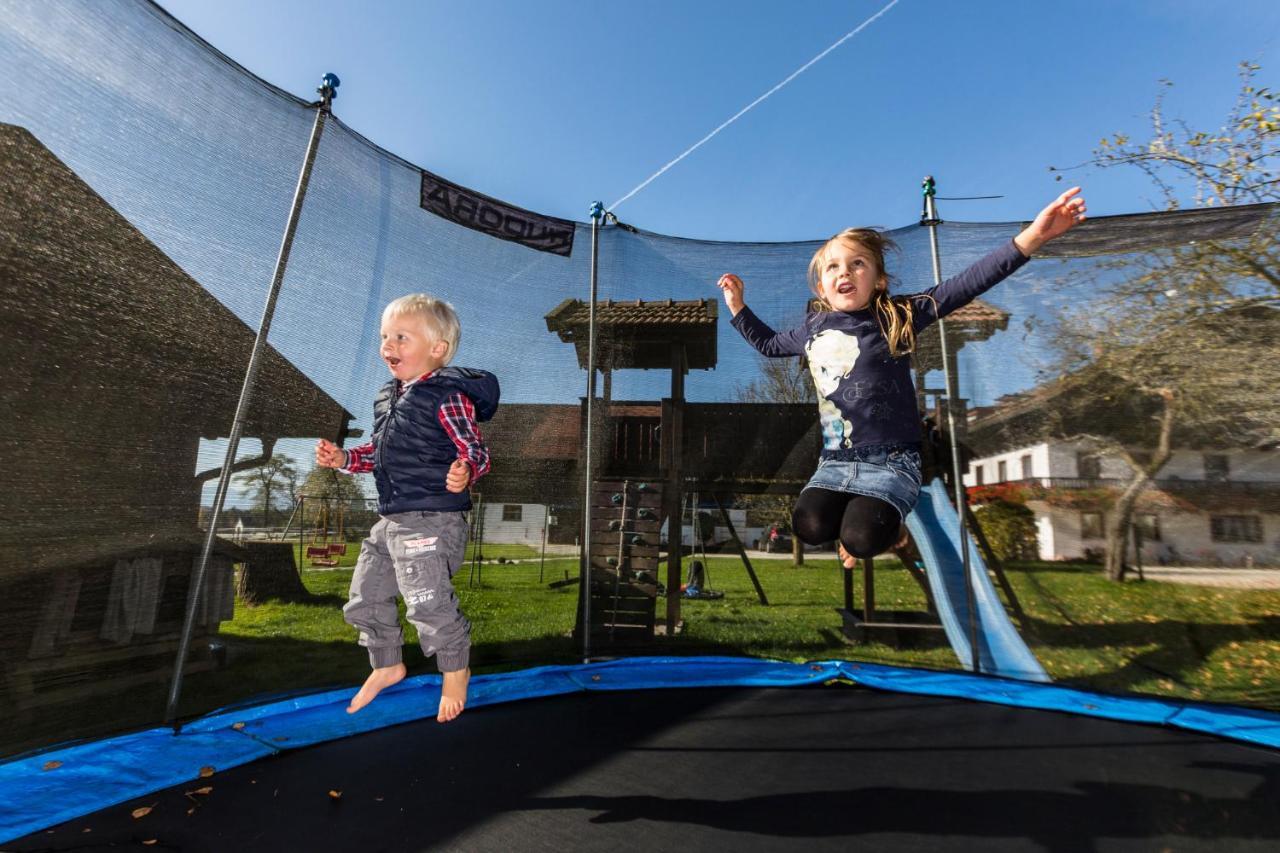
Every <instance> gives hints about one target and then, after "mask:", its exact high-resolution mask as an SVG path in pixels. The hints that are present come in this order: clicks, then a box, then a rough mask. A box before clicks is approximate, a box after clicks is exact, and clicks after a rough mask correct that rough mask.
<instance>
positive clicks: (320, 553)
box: [307, 545, 345, 567]
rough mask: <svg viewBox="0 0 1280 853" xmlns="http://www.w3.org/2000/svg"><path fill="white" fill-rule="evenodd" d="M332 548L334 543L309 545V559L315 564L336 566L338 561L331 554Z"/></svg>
mask: <svg viewBox="0 0 1280 853" xmlns="http://www.w3.org/2000/svg"><path fill="white" fill-rule="evenodd" d="M331 548H333V546H332V545H308V546H307V559H308V560H310V561H311V565H313V566H329V567H333V566H336V565H338V561H337V560H336V559H334V558H333V557H331V556H329V555H330V553H331V552H330V549H331ZM344 548H345V546H344Z"/></svg>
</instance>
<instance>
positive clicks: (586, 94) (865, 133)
mask: <svg viewBox="0 0 1280 853" xmlns="http://www.w3.org/2000/svg"><path fill="white" fill-rule="evenodd" d="M885 2H886V0H871V2H862V1H861V0H859V2H840V3H837V2H806V3H801V4H783V3H762V2H734V3H729V2H718V0H717V2H682V3H677V2H666V0H660V2H646V3H613V4H605V3H602V4H591V5H588V4H581V3H568V2H561V0H554V1H553V2H544V3H536V4H528V3H515V2H476V3H466V4H461V3H444V2H377V3H368V4H353V3H339V2H331V0H319V1H318V2H317V0H307V2H301V0H273V2H269V3H262V2H250V0H219V2H217V3H211V2H208V0H168V2H165V3H164V6H165V8H166V9H168V10H169V11H170V12H171V13H173V14H174V15H175V16H176V17H177V18H179V19H180V20H182V21H183V22H184V23H185V24H187V25H188V26H190V27H191V28H192V29H194V30H195V31H196V32H197V33H199V34H200V35H201V36H202V37H204V38H205V39H206V40H208V41H209V42H210V43H212V44H213V45H214V46H215V47H217V48H218V49H220V50H222V51H223V52H224V53H226V54H227V55H229V56H230V57H232V58H233V59H235V60H236V61H238V62H240V63H241V64H242V65H244V66H245V67H246V68H248V69H249V70H250V71H252V72H254V73H256V74H258V75H259V76H261V77H263V78H265V79H267V80H269V81H271V82H273V83H275V84H276V85H279V86H281V87H282V88H284V89H286V90H288V91H290V92H293V93H295V94H298V95H301V96H305V97H311V93H312V91H313V90H314V88H315V85H316V83H317V82H318V80H319V78H320V76H321V75H322V74H323V73H324V72H325V71H330V70H332V71H335V72H337V73H338V74H339V75H340V76H341V77H342V80H343V85H342V89H341V93H340V97H339V99H338V101H337V104H336V113H337V114H338V115H339V116H340V117H341V118H342V119H343V120H344V121H345V122H347V123H348V124H350V125H351V126H353V127H354V128H356V129H357V130H359V131H360V132H361V133H363V134H364V135H365V136H367V137H369V138H370V139H372V140H373V141H375V142H376V143H378V144H380V145H382V146H383V147H385V148H387V149H389V150H390V151H392V152H394V153H396V154H398V155H400V156H402V157H404V158H406V159H408V160H410V161H412V162H413V163H415V164H417V165H420V166H423V167H425V168H427V169H430V170H431V171H434V172H437V173H438V174H441V175H444V176H445V177H448V178H450V179H452V180H454V181H457V182H459V183H463V184H466V185H468V186H471V187H473V188H475V189H478V190H481V191H483V192H485V193H488V194H490V195H494V196H497V197H499V198H502V199H504V200H507V201H510V202H512V203H514V204H518V205H521V206H524V207H527V208H531V209H534V210H537V211H539V212H543V213H548V214H552V215H556V216H562V217H566V218H573V219H578V220H583V219H585V218H586V209H587V205H588V203H589V202H590V201H591V200H593V199H596V198H599V199H602V200H604V201H605V202H606V203H612V202H613V201H615V200H616V199H618V198H620V197H621V196H622V195H624V194H625V193H626V192H628V191H629V190H630V189H632V188H633V187H634V186H636V185H637V184H639V183H640V182H641V181H643V180H644V179H645V178H647V177H648V176H649V175H650V174H652V173H653V172H654V171H656V170H657V169H658V168H659V167H661V166H662V165H663V164H664V163H666V162H667V161H669V160H670V159H671V158H673V157H675V156H676V155H678V154H679V153H680V152H682V151H684V150H685V149H686V148H687V147H688V146H689V145H691V144H693V143H694V142H696V141H697V140H698V139H700V138H701V137H702V136H703V135H705V134H706V133H707V132H709V131H710V130H711V129H713V128H714V127H716V126H717V125H718V124H720V123H721V122H722V121H724V120H725V119H727V118H728V117H729V116H731V115H733V114H734V113H735V112H737V111H738V110H739V109H741V108H742V107H743V106H745V105H746V104H748V103H750V102H751V101H752V100H753V99H755V98H756V97H757V96H759V95H760V94H762V93H763V92H765V91H767V90H768V89H769V88H770V87H772V86H773V85H774V84H776V83H777V82H779V81H780V80H782V79H783V78H785V77H786V76H787V75H788V74H790V73H791V72H792V71H794V70H795V69H796V68H798V67H799V66H801V65H802V64H804V63H805V62H807V61H808V60H809V59H811V58H812V57H813V56H815V55H816V54H817V53H819V52H820V51H821V50H823V49H824V48H826V47H827V46H828V45H830V44H831V43H832V42H833V41H835V40H836V39H837V38H839V37H840V36H841V35H843V34H844V33H846V32H848V31H849V30H851V29H853V28H854V27H856V26H857V25H858V24H859V23H861V22H862V21H864V20H865V19H866V18H868V17H870V16H871V15H872V14H874V13H875V12H876V11H878V10H880V9H881V8H883V6H884V5H885ZM1278 36H1280V4H1276V3H1274V2H1262V0H1244V2H1240V1H1239V0H1237V2H1232V3H1229V4H1205V3H1197V2H1190V1H1189V0H1164V2H1142V1H1141V0H1132V2H1121V3H1115V2H1090V1H1088V0H1086V1H1085V2H1072V3H1054V4H1049V3H1025V2H1022V3H1015V2H1005V0H982V2H965V3H959V2H940V0H901V2H899V3H898V4H897V5H896V6H895V7H894V8H892V9H891V10H890V11H889V12H888V13H886V14H885V15H884V16H883V17H882V18H880V19H879V20H878V21H876V22H875V23H874V24H872V25H871V26H870V27H868V28H867V29H866V30H865V31H863V32H862V33H861V34H859V35H857V36H855V37H854V38H852V39H851V40H849V41H848V42H846V43H845V44H844V45H842V46H841V47H840V48H838V49H837V50H835V51H833V52H832V53H831V54H829V55H828V56H827V57H826V58H825V59H823V60H822V61H821V62H819V63H818V64H816V65H814V66H813V67H812V68H810V69H809V70H808V71H807V72H805V73H804V74H802V75H801V76H800V77H798V78H797V79H795V80H794V81H793V82H791V83H790V84H789V85H788V86H787V87H785V88H783V89H782V90H780V91H779V92H777V93H776V94H774V95H773V96H772V97H770V98H769V99H768V100H766V101H764V102H763V103H762V104H760V105H759V106H757V107H756V108H755V109H754V110H752V111H751V112H750V113H748V114H747V115H746V116H744V117H743V118H742V119H741V120H739V121H738V122H737V123H736V124H734V125H731V126H730V127H729V128H727V129H726V130H725V131H723V132H722V133H720V134H719V135H718V136H717V137H716V138H714V139H713V140H711V141H710V142H709V143H708V144H706V145H705V146H703V147H702V148H700V149H699V150H698V151H696V152H694V153H693V154H692V155H691V156H690V157H688V158H687V159H685V160H684V161H683V162H681V163H680V164H678V165H677V166H675V167H674V168H673V169H671V170H670V171H668V172H667V173H666V174H665V175H663V176H662V177H660V178H658V179H657V180H656V181H655V182H654V183H653V184H651V185H650V186H649V187H648V188H646V189H645V190H644V191H642V192H641V193H640V194H638V195H637V196H635V197H634V198H632V199H630V200H629V201H627V202H626V203H625V204H623V205H622V206H621V207H620V208H619V209H618V211H617V213H618V215H619V216H620V217H621V218H622V219H623V220H624V221H627V222H631V223H634V224H636V225H639V226H641V227H644V228H647V229H649V230H653V231H658V232H662V233H668V234H679V235H682V236H690V237H706V238H712V239H732V240H755V239H763V240H791V239H808V238H812V237H814V236H815V235H823V234H827V233H831V232H833V231H835V230H838V229H839V228H841V227H845V226H848V225H855V224H875V225H884V226H899V225H905V224H908V223H910V222H912V221H914V219H915V217H916V216H917V214H918V207H919V203H918V186H919V181H920V178H921V176H922V175H924V174H926V173H933V174H935V175H936V176H937V177H938V179H939V183H940V193H941V194H942V195H991V194H999V195H1003V196H1005V198H1003V199H999V200H995V201H985V202H969V203H963V204H962V203H950V204H945V206H944V207H943V215H944V216H946V217H948V218H951V219H956V220H971V221H973V220H998V219H1018V218H1022V217H1028V216H1030V215H1032V214H1033V213H1034V212H1035V211H1036V210H1037V209H1038V208H1039V206H1040V205H1041V204H1043V202H1044V201H1046V200H1047V199H1048V198H1050V197H1052V196H1053V195H1054V194H1055V193H1056V192H1057V191H1059V190H1060V189H1061V188H1062V186H1063V185H1062V184H1059V183H1055V181H1054V179H1053V176H1052V175H1051V174H1050V173H1049V172H1048V171H1047V167H1048V166H1049V165H1058V166H1062V165H1072V164H1076V163H1079V162H1081V161H1083V160H1085V159H1087V158H1088V156H1089V152H1090V151H1091V150H1092V148H1093V147H1094V146H1095V145H1096V143H1097V141H1098V140H1099V139H1100V138H1101V137H1102V136H1104V135H1107V134H1110V133H1112V132H1115V131H1124V132H1127V133H1130V134H1132V135H1133V136H1135V137H1137V138H1144V136H1145V131H1146V127H1147V113H1148V111H1149V110H1150V108H1151V105H1152V103H1153V100H1154V98H1155V96H1156V94H1157V92H1158V91H1159V90H1160V86H1159V81H1160V80H1161V79H1170V80H1173V81H1174V83H1175V87H1174V89H1173V90H1172V91H1171V92H1170V94H1169V97H1168V105H1169V108H1170V112H1171V113H1174V114H1177V115H1180V116H1182V117H1183V118H1185V119H1187V120H1188V121H1189V122H1190V123H1192V124H1193V125H1195V126H1197V127H1216V126H1217V125H1218V124H1219V123H1220V122H1221V119H1222V117H1223V116H1224V115H1225V112H1226V110H1227V108H1228V107H1229V105H1230V102H1231V99H1232V97H1233V96H1234V93H1235V91H1236V88H1237V86H1236V78H1235V75H1236V71H1237V68H1236V66H1237V63H1238V62H1239V61H1241V60H1244V59H1249V60H1254V61H1257V62H1260V63H1262V64H1263V66H1264V73H1263V76H1262V82H1263V83H1264V84H1265V82H1266V80H1267V78H1268V77H1270V78H1271V79H1274V72H1275V70H1276V69H1277V68H1280V61H1278V60H1280V38H1278ZM1075 175H1076V176H1078V179H1079V180H1080V181H1081V182H1082V183H1084V184H1085V186H1086V189H1087V191H1088V195H1089V201H1090V206H1091V209H1092V211H1093V212H1094V213H1095V214H1108V213H1124V212H1132V211H1138V210H1146V209H1149V208H1150V207H1151V206H1152V204H1153V200H1152V198H1151V193H1150V187H1149V184H1148V183H1147V182H1146V180H1145V179H1144V178H1142V177H1141V176H1140V175H1137V174H1136V173H1135V174H1125V173H1123V172H1117V171H1114V170H1112V171H1109V172H1097V171H1089V170H1082V171H1080V172H1078V173H1075Z"/></svg>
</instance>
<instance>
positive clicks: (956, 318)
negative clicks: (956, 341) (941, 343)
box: [947, 299, 1009, 328]
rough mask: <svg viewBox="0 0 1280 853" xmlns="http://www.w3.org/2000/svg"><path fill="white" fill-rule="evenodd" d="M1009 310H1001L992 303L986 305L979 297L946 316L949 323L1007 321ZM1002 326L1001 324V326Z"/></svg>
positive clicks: (1001, 322) (1000, 322)
mask: <svg viewBox="0 0 1280 853" xmlns="http://www.w3.org/2000/svg"><path fill="white" fill-rule="evenodd" d="M1008 321H1009V312H1008V311H1002V310H1000V309H999V308H997V307H995V306H994V305H988V304H987V303H986V302H983V301H982V300H981V299H975V300H973V301H972V302H970V303H969V304H968V305H965V306H964V307H962V308H958V309H956V310H955V311H953V312H951V314H950V315H948V316H947V322H949V323H953V324H954V323H999V324H1003V323H1007V322H1008ZM1001 328H1003V326H1001Z"/></svg>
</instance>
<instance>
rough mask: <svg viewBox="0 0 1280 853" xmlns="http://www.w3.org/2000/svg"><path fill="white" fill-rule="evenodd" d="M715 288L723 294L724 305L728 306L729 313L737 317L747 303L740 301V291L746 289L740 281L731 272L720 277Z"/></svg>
mask: <svg viewBox="0 0 1280 853" xmlns="http://www.w3.org/2000/svg"><path fill="white" fill-rule="evenodd" d="M716 287H718V288H720V290H721V291H723V292H724V304H725V305H728V306H729V313H730V314H732V315H733V316H735V317H737V316H738V312H739V311H741V310H742V309H743V308H745V307H746V306H747V303H745V302H743V301H742V291H743V290H745V289H746V285H744V284H743V283H742V279H740V278H738V277H737V276H736V275H734V274H733V273H731V272H727V273H725V274H724V275H722V276H720V280H719V281H718V282H716Z"/></svg>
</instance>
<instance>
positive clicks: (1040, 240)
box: [913, 187, 1085, 331]
mask: <svg viewBox="0 0 1280 853" xmlns="http://www.w3.org/2000/svg"><path fill="white" fill-rule="evenodd" d="M1079 193H1080V188H1079V187H1072V188H1071V189H1069V190H1067V191H1066V192H1064V193H1063V194H1062V195H1060V196H1058V197H1057V198H1055V199H1054V200H1053V201H1051V202H1050V203H1049V205H1048V206H1047V207H1046V208H1045V209H1044V210H1042V211H1040V213H1039V214H1038V215H1037V216H1036V218H1035V220H1034V221H1033V222H1032V223H1031V224H1030V225H1028V226H1027V227H1026V228H1024V229H1022V231H1020V232H1019V233H1018V236H1016V237H1014V238H1013V241H1012V243H1005V244H1004V245H1003V246H1000V247H998V248H997V249H996V250H995V251H993V252H991V253H990V254H988V255H987V256H986V257H984V258H981V259H980V260H978V261H977V262H975V263H974V264H973V265H971V266H970V267H969V268H968V269H966V270H965V271H964V272H961V273H960V274H959V275H956V276H953V277H952V278H949V279H947V280H946V281H944V282H943V283H942V284H940V285H938V286H937V287H932V288H929V289H928V290H926V291H925V292H924V293H923V294H921V295H922V296H926V297H928V298H927V299H918V300H917V301H916V308H917V311H916V314H915V318H914V320H913V323H914V325H915V329H916V331H920V330H921V329H923V328H924V327H925V326H928V325H929V324H930V323H932V322H933V321H935V320H937V319H938V318H939V317H945V316H947V315H948V314H950V313H951V312H952V311H955V310H956V309H957V308H960V307H962V306H964V305H968V304H969V303H970V302H972V301H973V300H974V299H975V298H977V297H978V296H980V295H981V294H983V293H984V292H986V291H987V290H988V289H990V288H991V287H994V286H995V285H996V284H997V283H999V282H1000V281H1003V280H1004V279H1005V278H1007V277H1008V276H1010V275H1012V274H1013V273H1014V272H1016V271H1017V270H1018V268H1019V267H1021V266H1022V265H1023V264H1025V263H1026V262H1027V259H1028V258H1030V257H1031V256H1032V254H1034V253H1035V252H1036V251H1037V250H1039V248H1040V247H1041V246H1043V245H1044V244H1045V243H1047V242H1049V241H1050V240H1052V239H1053V238H1055V237H1060V236H1062V235H1063V234H1065V233H1066V232H1067V231H1070V230H1071V229H1072V228H1074V227H1075V225H1076V223H1078V222H1083V221H1084V220H1085V204H1084V199H1083V198H1082V197H1080V195H1079Z"/></svg>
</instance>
